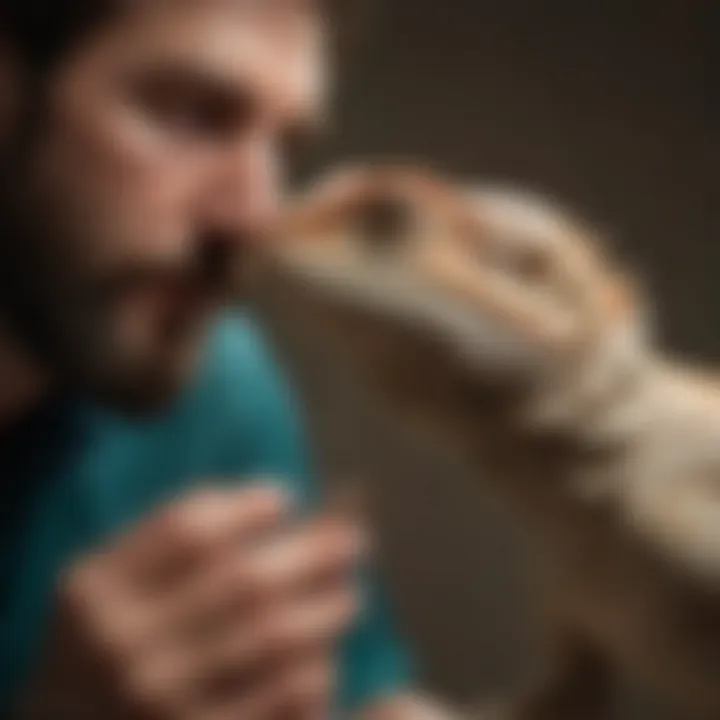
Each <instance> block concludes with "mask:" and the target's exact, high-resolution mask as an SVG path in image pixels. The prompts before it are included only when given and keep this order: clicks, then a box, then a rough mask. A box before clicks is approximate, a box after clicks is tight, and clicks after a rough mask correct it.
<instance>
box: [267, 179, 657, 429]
mask: <svg viewBox="0 0 720 720" xmlns="http://www.w3.org/2000/svg"><path fill="white" fill-rule="evenodd" d="M271 255H272V262H271V264H270V266H271V267H272V271H271V272H270V273H269V274H268V278H269V282H270V283H271V285H272V284H273V283H274V284H275V287H276V288H278V289H279V290H281V291H282V294H283V296H284V298H285V301H286V302H289V303H290V304H291V305H292V307H293V310H294V311H296V312H305V314H306V316H307V317H310V318H312V320H311V321H312V322H313V323H315V324H317V325H318V326H320V327H321V329H322V331H323V332H324V333H325V335H326V337H327V340H328V344H329V346H332V348H334V350H335V352H336V353H339V354H342V355H343V356H344V358H345V359H346V360H347V361H349V362H350V363H351V364H352V365H354V366H356V367H357V368H358V369H359V370H360V371H361V373H363V374H364V379H366V380H367V379H371V380H372V381H373V382H374V383H375V384H377V385H379V389H380V390H381V391H382V394H383V395H384V396H385V397H386V398H387V399H390V400H391V401H394V402H395V403H396V404H397V403H398V402H399V403H401V404H402V405H403V406H404V407H405V409H407V410H412V411H414V412H417V411H421V410H423V409H424V410H426V411H429V412H430V413H431V414H435V415H438V414H441V415H444V416H446V417H447V416H448V415H449V414H453V413H454V414H455V415H456V416H458V415H459V414H460V410H461V406H470V407H465V409H466V410H470V409H472V411H473V412H475V411H476V410H475V409H476V408H477V407H478V404H477V403H476V402H475V400H484V401H485V402H486V403H487V401H488V399H489V396H490V395H491V394H492V392H496V394H497V395H498V396H502V397H510V396H513V397H516V396H517V394H518V393H528V392H529V393H532V392H534V391H536V390H538V389H539V388H541V387H544V386H547V385H548V384H552V382H554V381H563V382H564V381H565V380H567V379H568V378H569V377H570V376H571V375H573V374H579V373H581V370H582V371H583V372H584V371H585V369H586V368H587V367H589V366H590V365H591V364H592V363H593V362H595V361H597V360H598V359H599V358H600V357H605V356H606V355H607V356H608V357H610V356H611V355H612V356H613V358H615V359H613V360H612V362H614V363H618V364H619V363H621V362H623V361H625V360H627V359H629V358H631V357H633V355H634V354H635V353H636V352H637V349H638V348H640V347H641V346H642V343H641V342H639V341H640V330H641V329H642V327H643V323H642V322H641V321H640V318H639V317H638V301H637V296H636V294H635V292H634V290H633V289H632V287H631V284H630V283H629V281H628V279H627V278H626V277H625V276H624V273H623V272H621V269H620V268H619V266H618V265H616V264H615V263H614V262H613V260H612V259H611V258H610V257H609V256H607V253H606V252H605V251H604V249H603V246H602V244H601V243H598V242H597V241H596V240H595V238H594V234H593V232H592V231H591V230H590V229H588V228H586V227H585V226H584V225H583V224H582V223H581V222H580V221H579V220H577V219H575V218H573V217H571V215H570V214H569V213H568V212H566V211H565V210H563V209H561V208H558V207H556V206H555V205H554V204H552V203H550V202H547V201H545V200H542V199H539V198H537V197H534V196H531V195H529V194H526V193H523V192H519V191H514V190H505V189H498V188H494V187H477V186H473V187H470V186H467V185H462V184H460V183H457V182H453V181H450V180H448V179H445V178H443V177H440V176H439V175H437V174H435V173H433V172H427V171H423V170H420V169H416V168H407V167H400V168H397V167H378V166H373V167H365V168H362V167H361V168H353V169H348V170H342V171H339V172H337V171H336V172H334V173H332V174H330V175H329V176H326V177H325V178H322V179H321V180H320V182H318V183H317V184H315V185H314V186H312V187H311V188H310V189H309V191H307V192H306V193H304V194H303V195H302V196H301V197H299V198H298V199H297V201H296V203H295V204H294V206H292V207H291V208H290V209H289V210H288V212H287V214H286V215H285V217H284V219H283V222H282V227H281V232H280V233H279V235H278V240H277V242H275V243H272V244H271ZM483 393H484V395H483V397H479V395H481V394H483ZM470 398H473V400H472V401H471V400H470ZM480 404H481V405H482V403H480ZM457 419H460V418H457Z"/></svg>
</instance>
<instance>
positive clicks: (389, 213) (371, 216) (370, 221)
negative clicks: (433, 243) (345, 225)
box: [358, 197, 412, 251]
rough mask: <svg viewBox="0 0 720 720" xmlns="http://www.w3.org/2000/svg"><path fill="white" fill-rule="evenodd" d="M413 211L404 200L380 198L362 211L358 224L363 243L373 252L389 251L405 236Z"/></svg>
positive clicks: (373, 200)
mask: <svg viewBox="0 0 720 720" xmlns="http://www.w3.org/2000/svg"><path fill="white" fill-rule="evenodd" d="M411 215H412V211H411V208H410V206H409V204H408V203H407V202H405V201H403V200H402V199H399V198H393V197H378V198H374V199H372V200H370V201H368V202H367V203H366V204H365V205H364V206H363V207H362V208H361V210H360V215H359V217H358V224H359V228H360V232H361V235H362V240H363V242H364V243H365V244H366V245H367V246H368V247H369V248H370V249H372V250H380V251H382V250H388V249H392V248H393V247H395V246H396V245H397V244H398V243H399V242H400V241H401V240H402V239H403V237H404V236H405V233H406V231H407V230H408V228H409V225H410V219H411Z"/></svg>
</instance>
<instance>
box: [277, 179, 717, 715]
mask: <svg viewBox="0 0 720 720" xmlns="http://www.w3.org/2000/svg"><path fill="white" fill-rule="evenodd" d="M266 260H267V262H266V264H265V272H264V275H263V282H265V283H266V284H268V285H269V287H270V288H271V289H273V288H274V289H276V290H277V291H278V293H279V294H280V295H281V296H282V297H283V298H285V300H284V301H283V302H290V303H292V305H293V309H294V311H295V312H298V311H300V312H302V313H303V314H305V315H306V317H307V318H308V319H309V320H310V321H311V322H312V323H314V324H315V325H316V327H317V328H318V329H319V330H320V331H321V332H322V337H323V338H324V341H325V342H326V347H325V348H324V352H325V353H328V354H329V355H330V357H332V358H333V361H336V362H339V363H340V362H341V363H343V364H344V365H345V366H346V367H348V368H349V369H350V370H351V372H352V373H354V375H353V376H354V377H355V378H356V380H357V381H358V382H360V383H362V384H364V387H366V388H367V389H368V391H369V392H372V393H374V394H375V396H376V397H377V398H378V399H379V400H380V401H381V402H382V403H384V404H385V405H386V406H387V408H388V409H389V410H390V411H391V412H393V413H394V414H395V416H396V417H397V418H398V420H399V421H400V422H404V423H406V424H412V425H413V426H415V427H417V428H418V430H419V431H420V432H423V433H426V434H427V437H432V438H435V439H437V440H439V441H441V442H443V443H447V444H450V445H451V447H452V448H454V450H455V451H457V452H458V453H461V454H462V456H463V457H464V458H465V459H466V460H467V461H469V462H470V463H471V464H472V467H473V468H475V469H476V473H475V474H476V475H477V479H478V482H482V483H484V484H486V485H488V486H490V487H491V488H492V490H493V491H494V492H495V493H496V494H497V495H498V497H500V498H501V499H502V500H504V501H505V502H507V503H509V504H510V506H511V507H512V509H513V510H514V511H515V513H516V516H517V518H518V520H519V522H520V523H521V524H522V526H523V528H524V529H525V531H526V532H527V534H528V536H529V537H530V538H531V543H530V544H531V545H532V547H531V551H532V553H533V554H534V559H535V564H534V567H535V569H536V570H537V581H538V582H537V589H538V595H537V602H538V603H540V604H541V605H540V606H541V607H542V608H543V610H544V612H543V615H544V617H545V618H546V620H547V625H546V629H547V631H548V638H549V640H550V642H549V645H548V662H547V674H546V675H545V676H543V678H542V679H541V682H539V683H538V684H537V686H536V687H532V688H530V689H529V690H528V693H527V694H526V695H525V696H523V697H520V698H518V699H517V700H516V701H514V702H510V703H508V704H507V706H504V707H503V709H502V710H500V711H499V714H498V717H502V718H503V719H507V720H590V719H592V720H604V719H605V718H608V717H610V716H611V712H612V710H611V708H612V697H613V693H612V689H613V686H614V680H615V679H616V678H617V677H618V676H620V675H625V674H627V675H628V676H629V677H631V678H634V679H635V681H637V682H639V683H641V684H642V685H645V686H647V687H648V688H650V689H652V691H653V692H657V693H658V696H659V697H662V698H663V699H664V702H665V703H667V705H668V707H677V708H678V709H679V710H680V712H681V713H682V714H681V717H682V718H683V719H684V720H691V719H692V720H718V718H720V394H719V393H718V382H717V380H716V379H715V378H713V377H712V375H711V374H705V373H704V372H702V371H696V370H694V369H692V368H691V367H690V366H689V364H688V363H685V362H681V361H676V360H674V359H673V358H671V357H667V356H666V355H665V353H664V352H662V351H661V350H659V349H658V347H657V346H656V344H654V343H653V335H652V331H651V323H650V318H649V316H648V315H649V313H648V312H647V309H648V299H647V298H646V297H645V294H644V293H643V292H642V290H641V288H640V287H639V283H638V282H637V281H636V280H634V278H633V277H632V275H631V274H630V273H629V272H628V271H627V270H626V269H625V266H624V264H623V262H622V261H621V260H620V259H619V258H618V257H616V255H615V254H613V253H612V252H611V251H610V248H609V246H608V244H607V243H606V242H605V241H604V240H603V238H601V237H600V234H599V233H598V232H597V231H596V230H595V229H593V228H592V227H590V225H589V224H588V223H586V222H585V221H584V220H582V219H581V218H579V217H577V216H575V215H574V214H573V213H571V212H570V211H569V210H567V209H566V208H564V207H562V206H560V205H559V204H557V203H555V202H554V201H550V200H547V199H545V198H543V197H540V196H537V195H534V194H532V193H529V192H526V191H521V190H517V189H512V188H502V187H495V186H491V185H486V186H483V185H479V184H470V183H466V182H459V181H455V180H452V179H450V178H446V177H444V176H441V175H440V174H439V173H435V172H434V171H428V170H424V169H419V168H413V167H390V166H385V167H383V166H372V167H356V168H347V169H344V170H341V171H336V172H333V173H330V174H329V175H327V176H325V177H324V178H322V179H321V180H320V181H319V182H317V183H316V184H314V185H313V186H311V188H310V189H309V190H308V191H307V192H305V193H303V194H302V195H301V196H300V197H299V198H298V199H297V200H296V202H295V203H294V204H293V205H291V207H290V209H289V210H288V212H287V213H286V215H285V217H284V219H283V221H282V223H281V227H280V231H279V233H278V235H277V241H276V242H273V243H270V244H269V245H268V250H267V256H266ZM493 717H494V716H493Z"/></svg>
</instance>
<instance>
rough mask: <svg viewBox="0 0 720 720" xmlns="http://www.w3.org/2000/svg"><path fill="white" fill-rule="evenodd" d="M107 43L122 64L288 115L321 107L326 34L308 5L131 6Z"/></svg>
mask: <svg viewBox="0 0 720 720" xmlns="http://www.w3.org/2000/svg"><path fill="white" fill-rule="evenodd" d="M106 39H107V43H106V44H105V51H106V52H107V53H109V55H110V56H111V57H112V55H115V56H116V57H122V58H124V60H123V64H126V63H131V64H133V65H136V66H138V65H139V66H142V65H145V64H154V65H166V66H173V65H174V66H175V67H176V68H177V69H180V70H183V69H184V70H187V71H192V73H193V74H194V75H195V76H196V77H198V76H203V75H204V76H207V78H208V79H209V80H212V81H213V82H214V83H222V84H224V85H226V86H227V88H228V90H232V87H233V85H241V86H242V88H243V90H244V91H245V92H247V91H252V92H254V93H256V94H258V95H261V96H262V97H263V98H264V99H268V100H270V101H273V102H275V103H278V104H280V105H286V106H287V109H288V110H293V109H298V110H300V111H302V110H303V109H304V108H317V107H319V106H321V105H322V101H323V98H324V93H325V89H326V82H327V78H326V62H325V60H326V57H325V32H324V25H323V22H322V16H321V14H320V12H319V10H318V9H317V7H316V3H314V2H310V0H132V1H131V2H130V3H129V4H128V6H127V11H126V13H125V14H124V15H123V16H122V18H119V21H118V23H116V24H113V26H112V27H111V28H110V32H109V36H108V37H107V38H106Z"/></svg>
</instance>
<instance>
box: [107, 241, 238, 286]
mask: <svg viewBox="0 0 720 720" xmlns="http://www.w3.org/2000/svg"><path fill="white" fill-rule="evenodd" d="M249 243H250V241H247V242H246V241H243V240H242V239H241V240H238V238H237V235H234V236H233V237H232V238H229V237H227V236H221V235H217V236H209V237H207V236H206V237H204V238H201V239H199V240H198V241H197V242H196V243H194V247H195V248H197V249H196V251H195V252H194V253H193V255H191V256H190V257H185V258H174V259H165V258H163V259H161V258H158V259H155V260H144V261H138V262H135V263H128V264H126V265H125V266H124V267H122V268H114V269H113V270H112V271H111V272H108V273H107V274H106V275H105V277H103V278H102V279H100V280H99V281H98V283H97V285H96V289H97V290H98V292H99V293H100V294H101V295H102V296H103V297H105V298H106V299H111V298H114V297H117V296H119V295H122V294H125V293H128V292H131V291H132V290H134V289H137V288H142V287H150V286H153V285H157V286H172V287H177V288H181V289H182V288H186V289H187V290H189V291H199V292H202V293H206V294H210V295H212V296H216V297H218V298H222V299H233V298H234V297H240V296H241V295H242V294H243V293H244V291H245V284H246V282H245V281H246V276H247V271H248V269H249V266H250V265H252V260H251V257H250V254H249V253H248V252H246V248H247V247H249Z"/></svg>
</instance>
